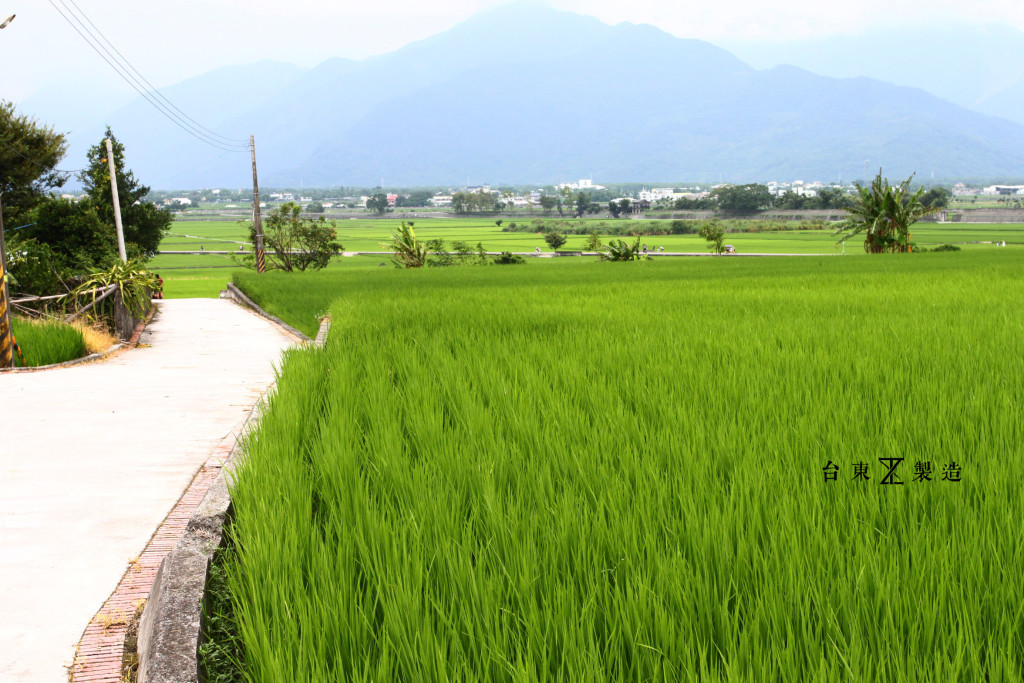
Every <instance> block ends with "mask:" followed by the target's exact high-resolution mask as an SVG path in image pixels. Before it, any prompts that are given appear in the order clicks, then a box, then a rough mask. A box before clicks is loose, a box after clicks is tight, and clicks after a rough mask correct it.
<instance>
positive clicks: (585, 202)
mask: <svg viewBox="0 0 1024 683" xmlns="http://www.w3.org/2000/svg"><path fill="white" fill-rule="evenodd" d="M573 204H575V206H576V218H582V217H583V214H585V213H588V212H589V211H590V204H591V202H590V193H589V192H582V191H581V192H577V193H576V198H575V199H574V200H573Z"/></svg>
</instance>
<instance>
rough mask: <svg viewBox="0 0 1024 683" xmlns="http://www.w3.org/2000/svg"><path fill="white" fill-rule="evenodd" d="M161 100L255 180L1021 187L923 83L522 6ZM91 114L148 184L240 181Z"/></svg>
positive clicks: (169, 128)
mask: <svg viewBox="0 0 1024 683" xmlns="http://www.w3.org/2000/svg"><path fill="white" fill-rule="evenodd" d="M865 68H867V67H865ZM1018 87H1019V86H1018ZM979 92H980V90H979ZM986 92H987V95H986V98H987V99H986V98H981V96H980V95H979V98H981V99H979V105H978V106H982V103H983V101H988V102H990V103H995V104H998V105H999V106H1009V105H1007V104H1006V103H1005V102H1003V103H1000V102H1001V101H1000V100H999V99H998V98H999V97H1005V96H1006V95H1005V93H1007V92H1011V91H1009V90H1007V89H1006V88H1003V89H998V88H996V89H994V90H992V91H991V92H988V91H986ZM164 93H165V94H166V95H167V97H168V98H169V99H171V100H172V101H174V102H175V104H177V106H178V107H180V108H181V109H182V110H184V111H186V112H188V114H189V115H190V116H192V117H193V118H194V119H196V120H197V121H202V122H203V125H205V126H207V127H208V128H209V129H210V130H211V131H214V132H215V133H217V134H219V135H223V136H226V137H228V138H231V139H233V140H245V139H246V138H247V137H248V135H249V134H250V133H252V134H254V135H255V136H256V149H257V156H258V158H259V167H260V177H261V181H262V182H263V184H265V185H278V186H281V185H288V186H298V185H300V184H305V185H336V184H343V185H363V186H369V185H374V184H376V183H378V182H379V181H380V179H381V178H382V177H383V178H384V182H385V184H387V185H400V184H402V185H414V184H461V183H464V182H467V181H468V182H473V183H477V182H491V183H501V182H517V183H519V182H522V183H525V182H557V181H560V180H573V179H576V178H579V177H588V176H593V177H594V178H595V179H596V180H598V181H600V180H606V181H622V180H655V179H665V180H673V179H675V180H718V179H723V180H734V181H740V180H762V181H765V180H772V179H778V180H792V179H794V178H801V177H802V178H806V179H812V178H817V179H822V180H827V179H835V178H838V177H840V176H841V177H842V178H844V179H852V178H862V177H864V174H865V167H867V168H868V173H871V174H873V173H874V172H875V171H876V170H877V168H878V167H879V166H881V167H883V168H884V169H885V171H886V174H887V175H889V176H890V177H892V178H896V177H899V176H905V175H909V174H910V173H912V172H917V173H919V177H926V178H927V177H930V176H931V174H932V173H934V174H935V176H936V177H940V178H948V177H956V176H972V177H980V176H987V177H1010V176H1015V177H1016V176H1024V154H1021V152H1024V126H1021V125H1017V124H1014V123H1011V122H1008V121H1005V120H1001V119H996V118H992V117H988V116H985V115H982V114H979V113H975V112H972V111H968V110H967V109H965V108H963V107H960V106H957V105H954V104H952V103H950V102H947V101H944V100H942V99H939V98H938V97H936V96H934V95H931V94H928V93H926V92H924V91H923V90H920V89H916V88H908V87H900V86H897V85H891V84H887V83H883V82H881V81H879V80H870V79H865V78H830V77H826V76H821V75H815V74H814V73H811V72H810V71H807V70H804V69H799V68H793V67H780V68H772V69H767V70H755V69H754V68H752V67H750V66H748V65H747V64H746V63H744V62H743V61H741V60H740V59H738V58H737V57H735V56H734V55H733V54H731V53H729V52H727V51H725V50H723V49H721V48H719V47H716V46H714V45H711V44H709V43H706V42H703V41H698V40H684V39H679V38H676V37H673V36H671V35H669V34H667V33H665V32H663V31H660V30H658V29H656V28H654V27H652V26H647V25H641V26H637V25H632V24H621V25H619V26H608V25H605V24H602V23H601V22H599V21H597V20H596V19H594V18H591V17H583V16H579V15H575V14H571V13H567V12H560V11H556V10H553V9H551V8H548V7H546V6H544V5H538V4H534V3H529V2H527V3H514V4H512V5H506V6H503V7H498V8H492V9H490V10H487V11H484V12H481V13H480V14H478V15H476V16H474V17H472V18H471V19H469V20H468V21H466V22H464V23H462V24H460V25H458V26H456V27H454V28H452V29H451V30H449V31H446V32H444V33H440V34H438V35H435V36H433V37H431V38H428V39H426V40H422V41H419V42H416V43H412V44H410V45H408V46H406V47H404V48H402V49H400V50H397V51H395V52H392V53H389V54H386V55H382V56H379V57H374V58H371V59H366V60H362V61H351V60H344V59H331V60H327V61H326V62H324V63H322V64H320V65H319V66H317V67H315V68H313V69H299V68H297V67H294V66H291V65H283V64H278V63H271V62H263V63H259V64H253V65H247V66H242V67H231V68H229V69H218V70H216V71H214V72H211V73H209V74H206V75H205V76H201V77H198V78H195V79H190V80H189V81H184V82H182V83H180V84H178V85H176V86H174V87H173V88H167V89H165V90H164ZM1000 93H1002V94H1000ZM995 104H993V106H995ZM105 120H106V122H109V123H110V124H111V125H112V126H113V129H114V132H115V134H117V135H118V137H119V138H120V139H121V140H122V141H123V142H124V143H125V145H126V148H127V153H128V161H129V164H130V166H131V167H132V168H133V169H134V170H135V171H136V175H137V176H138V177H140V178H142V179H144V181H145V182H146V183H149V184H152V185H153V186H154V187H204V186H205V187H209V186H225V185H229V186H238V187H244V186H246V185H247V184H249V183H250V182H251V168H250V165H249V157H248V154H247V153H245V152H229V151H225V150H220V149H215V148H213V147H209V146H206V145H204V144H202V143H200V142H198V141H197V140H195V139H193V138H191V137H189V136H187V135H185V134H184V133H183V132H182V131H181V130H180V129H179V128H177V127H176V126H174V125H173V124H171V123H170V122H168V121H167V120H166V119H164V118H163V117H162V116H161V115H160V114H159V113H158V112H156V111H154V110H153V109H152V108H151V107H150V106H149V105H148V104H146V103H145V102H143V101H141V99H139V100H137V101H135V102H133V103H132V104H131V105H129V106H127V107H125V108H122V109H120V110H119V111H117V112H116V113H114V114H112V115H110V116H108V117H106V119H105ZM101 133H102V130H101V131H100V133H99V134H101ZM99 134H97V135H94V136H93V137H95V138H97V139H98V135H99ZM94 142H95V140H92V139H90V140H89V144H93V143H94ZM69 163H71V164H74V163H75V160H74V159H70V160H69Z"/></svg>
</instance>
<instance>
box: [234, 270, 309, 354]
mask: <svg viewBox="0 0 1024 683" xmlns="http://www.w3.org/2000/svg"><path fill="white" fill-rule="evenodd" d="M225 292H226V294H227V296H226V298H228V299H231V300H233V301H235V302H236V303H238V304H240V305H242V306H244V307H245V308H248V309H251V310H252V311H253V312H254V313H256V315H259V316H260V317H263V318H266V319H267V320H269V321H271V322H272V323H274V324H276V325H280V326H281V327H283V328H284V329H286V330H288V332H289V333H291V334H293V335H295V336H296V337H298V338H299V339H301V340H302V341H304V342H306V343H307V344H308V343H310V342H312V341H313V340H312V339H310V338H309V336H308V335H306V334H303V333H302V332H299V331H298V330H297V329H295V328H294V327H292V326H291V325H289V324H288V323H286V322H285V321H283V320H281V319H280V318H278V317H277V316H276V315H270V314H269V313H267V312H266V311H264V310H263V308H261V307H260V305H259V304H257V303H256V302H255V301H253V300H252V299H250V298H249V297H248V296H246V295H245V292H243V291H242V290H240V289H239V288H238V287H236V286H235V283H234V282H229V283H228V286H227V289H226V290H225ZM318 336H319V335H318Z"/></svg>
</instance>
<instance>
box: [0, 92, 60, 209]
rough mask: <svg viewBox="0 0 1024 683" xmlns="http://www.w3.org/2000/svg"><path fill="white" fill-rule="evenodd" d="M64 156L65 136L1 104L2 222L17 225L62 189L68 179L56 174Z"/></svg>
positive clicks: (0, 180)
mask: <svg viewBox="0 0 1024 683" xmlns="http://www.w3.org/2000/svg"><path fill="white" fill-rule="evenodd" d="M66 152H67V141H66V140H65V139H64V135H63V134H61V133H56V132H54V130H53V129H52V128H46V127H45V126H42V125H40V124H39V123H37V122H36V120H35V119H33V118H31V117H28V116H18V115H17V114H16V113H15V110H14V105H13V104H12V103H10V102H6V101H4V100H0V193H2V195H3V210H4V219H5V222H6V223H7V224H8V225H19V224H20V223H21V222H22V219H23V218H24V216H25V215H26V213H27V212H28V211H29V210H31V209H32V208H33V207H35V206H37V205H38V204H39V203H40V202H42V201H43V200H45V199H46V197H47V194H48V193H49V191H50V190H52V189H55V188H59V187H62V186H63V185H64V183H65V182H66V181H67V178H68V176H67V175H66V174H64V173H61V172H60V171H58V170H57V164H59V163H60V161H61V159H63V158H64V154H65V153H66Z"/></svg>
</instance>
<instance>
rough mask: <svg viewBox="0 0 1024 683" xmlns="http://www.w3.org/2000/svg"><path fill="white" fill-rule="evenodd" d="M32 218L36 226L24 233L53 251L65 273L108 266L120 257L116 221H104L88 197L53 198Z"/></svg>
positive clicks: (33, 214)
mask: <svg viewBox="0 0 1024 683" xmlns="http://www.w3.org/2000/svg"><path fill="white" fill-rule="evenodd" d="M107 190H108V193H109V190H110V188H109V186H108V187H107ZM31 220H32V221H33V223H34V225H31V226H29V227H27V228H25V229H24V230H23V231H22V233H23V234H24V236H25V237H28V238H31V239H34V240H36V241H38V242H41V243H42V244H45V245H46V246H47V247H49V248H50V249H51V250H52V252H53V254H54V256H55V262H54V265H55V267H56V268H57V269H58V270H59V271H60V272H61V273H62V274H63V273H74V274H82V273H88V272H90V271H93V270H97V269H103V268H107V267H109V266H110V265H112V264H113V263H114V261H115V260H117V259H118V258H119V256H118V253H117V235H116V232H115V230H114V224H113V221H111V222H109V223H104V220H103V218H102V216H101V212H100V211H99V210H98V209H97V207H96V205H95V203H94V202H92V201H90V200H88V199H86V200H83V201H78V202H76V201H71V200H68V199H49V200H47V201H45V202H43V203H42V204H40V205H39V206H38V207H36V209H35V210H34V211H33V212H32V214H31Z"/></svg>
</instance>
